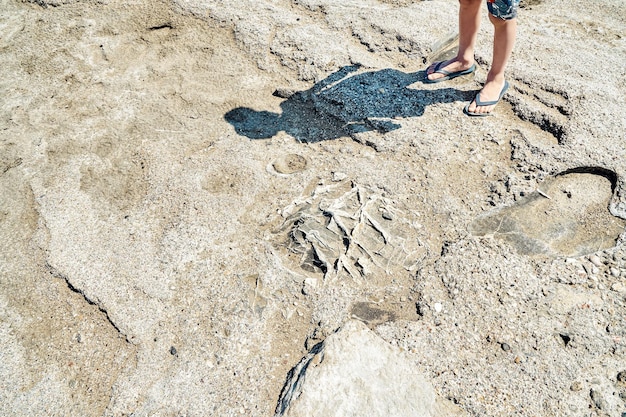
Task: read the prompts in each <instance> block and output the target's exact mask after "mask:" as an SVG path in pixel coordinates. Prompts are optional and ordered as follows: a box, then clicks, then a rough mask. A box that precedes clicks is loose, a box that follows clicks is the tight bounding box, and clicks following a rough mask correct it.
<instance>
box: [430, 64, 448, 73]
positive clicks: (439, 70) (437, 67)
mask: <svg viewBox="0 0 626 417" xmlns="http://www.w3.org/2000/svg"><path fill="white" fill-rule="evenodd" d="M445 62H446V61H441V62H440V63H438V64H437V65H436V66H435V68H434V69H433V72H432V73H431V74H434V73H436V72H437V73H439V74H443V75H450V74H452V73H451V72H450V71H446V70H444V69H441V66H442V65H443V64H444V63H445Z"/></svg>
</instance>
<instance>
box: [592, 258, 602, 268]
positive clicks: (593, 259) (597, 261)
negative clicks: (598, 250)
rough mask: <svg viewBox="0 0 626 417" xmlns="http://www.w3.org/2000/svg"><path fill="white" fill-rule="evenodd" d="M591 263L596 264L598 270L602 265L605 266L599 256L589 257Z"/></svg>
mask: <svg viewBox="0 0 626 417" xmlns="http://www.w3.org/2000/svg"><path fill="white" fill-rule="evenodd" d="M589 261H590V262H591V263H592V264H594V265H595V266H597V267H598V268H599V267H601V266H602V265H604V264H603V263H602V259H600V257H599V256H598V255H591V256H590V257H589Z"/></svg>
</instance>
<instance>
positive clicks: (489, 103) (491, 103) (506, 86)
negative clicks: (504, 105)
mask: <svg viewBox="0 0 626 417" xmlns="http://www.w3.org/2000/svg"><path fill="white" fill-rule="evenodd" d="M508 89H509V82H508V81H505V82H504V86H503V87H502V91H500V96H499V97H498V99H497V100H493V101H480V91H479V92H478V93H476V95H475V96H474V100H472V101H470V102H469V103H467V105H466V106H465V108H464V109H463V113H465V114H467V115H468V116H471V117H485V116H491V113H493V110H492V111H490V112H489V113H476V112H473V111H469V106H471V105H472V102H473V101H475V102H476V106H495V105H496V104H498V102H499V101H500V99H501V98H502V96H504V93H506V90H508Z"/></svg>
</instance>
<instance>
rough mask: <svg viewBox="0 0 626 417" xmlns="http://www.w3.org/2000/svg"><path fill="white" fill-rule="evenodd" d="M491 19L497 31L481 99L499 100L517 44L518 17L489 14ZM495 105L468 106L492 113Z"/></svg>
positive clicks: (472, 110)
mask: <svg viewBox="0 0 626 417" xmlns="http://www.w3.org/2000/svg"><path fill="white" fill-rule="evenodd" d="M489 20H491V23H493V26H494V29H495V32H494V37H493V59H492V63H491V69H490V70H489V73H488V74H487V81H486V82H485V85H484V86H483V89H482V90H480V100H481V101H492V100H497V99H498V97H499V96H500V92H501V91H502V88H503V87H504V70H505V69H506V65H507V63H508V61H509V58H510V56H511V52H512V51H513V46H514V45H515V34H516V31H517V19H511V20H502V19H500V18H497V17H494V16H492V15H491V14H490V15H489ZM493 108H494V106H476V103H475V102H472V103H471V104H470V106H469V108H468V110H469V111H470V112H473V113H490V112H491V111H492V110H493Z"/></svg>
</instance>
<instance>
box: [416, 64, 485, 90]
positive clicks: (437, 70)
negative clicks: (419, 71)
mask: <svg viewBox="0 0 626 417" xmlns="http://www.w3.org/2000/svg"><path fill="white" fill-rule="evenodd" d="M445 62H447V61H441V62H439V63H437V65H435V69H434V71H433V72H431V74H435V73H437V74H443V75H444V77H441V78H437V79H435V80H429V79H428V74H426V75H425V78H424V81H423V82H424V84H436V83H440V82H442V81H448V80H451V79H453V78H456V77H460V76H462V75H467V74H471V73H472V72H474V71H476V64H472V66H471V67H469V68H468V69H466V70H461V71H455V72H450V71H446V70H444V69H441V67H442V66H443V64H444V63H445Z"/></svg>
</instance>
